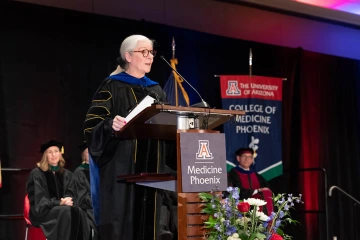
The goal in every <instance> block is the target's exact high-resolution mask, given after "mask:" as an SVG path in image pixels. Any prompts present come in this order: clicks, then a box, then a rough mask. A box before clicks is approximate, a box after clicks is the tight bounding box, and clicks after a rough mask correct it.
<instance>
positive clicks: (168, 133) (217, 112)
mask: <svg viewBox="0 0 360 240" xmlns="http://www.w3.org/2000/svg"><path fill="white" fill-rule="evenodd" d="M243 114H245V112H244V111H233V110H222V109H210V108H194V107H176V106H170V105H152V106H150V107H148V108H146V109H144V110H143V111H142V112H140V113H139V114H138V115H136V116H135V117H134V118H133V119H131V121H130V122H128V123H127V124H126V125H125V127H124V128H123V129H122V130H121V131H120V132H118V134H117V137H118V138H124V139H135V138H136V139H157V140H176V142H177V183H176V191H177V193H178V239H179V240H184V239H191V240H200V239H205V233H206V231H205V229H204V228H203V225H204V220H205V219H206V218H207V216H206V215H204V214H202V213H201V210H202V208H201V206H202V205H201V204H202V202H201V200H200V199H199V197H198V192H196V193H194V192H191V193H190V192H183V186H182V176H183V173H182V169H181V151H180V133H182V132H196V133H215V134H216V133H219V131H213V130H211V129H214V128H215V127H217V126H220V125H222V124H223V123H225V122H227V121H228V120H229V119H230V118H231V117H233V116H235V115H243ZM203 122H205V123H206V124H205V125H206V126H205V127H207V130H201V128H202V127H203V126H199V124H200V123H203ZM119 177H120V178H122V179H125V180H126V181H128V182H152V181H153V182H156V181H170V180H174V178H173V177H172V176H171V175H169V174H154V173H143V174H135V175H127V176H119Z"/></svg>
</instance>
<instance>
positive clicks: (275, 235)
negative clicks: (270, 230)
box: [269, 233, 283, 240]
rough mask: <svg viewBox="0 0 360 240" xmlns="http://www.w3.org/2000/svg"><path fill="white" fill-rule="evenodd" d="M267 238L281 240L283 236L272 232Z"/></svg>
mask: <svg viewBox="0 0 360 240" xmlns="http://www.w3.org/2000/svg"><path fill="white" fill-rule="evenodd" d="M269 240H283V238H282V236H280V235H279V234H276V233H274V234H273V235H271V237H270V239H269Z"/></svg>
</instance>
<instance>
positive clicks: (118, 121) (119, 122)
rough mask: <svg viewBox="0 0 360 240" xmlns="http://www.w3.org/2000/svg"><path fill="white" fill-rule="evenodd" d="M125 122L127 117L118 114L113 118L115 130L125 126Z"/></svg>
mask: <svg viewBox="0 0 360 240" xmlns="http://www.w3.org/2000/svg"><path fill="white" fill-rule="evenodd" d="M125 124H126V121H125V118H123V117H120V116H119V115H116V116H115V117H114V120H113V124H112V129H114V131H120V129H121V128H122V127H124V126H125Z"/></svg>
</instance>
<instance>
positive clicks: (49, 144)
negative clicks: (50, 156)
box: [40, 140, 64, 153]
mask: <svg viewBox="0 0 360 240" xmlns="http://www.w3.org/2000/svg"><path fill="white" fill-rule="evenodd" d="M53 146H56V147H58V148H59V150H60V151H61V152H62V153H64V145H63V144H62V143H61V142H58V141H56V140H50V141H48V142H46V143H43V144H41V146H40V152H41V153H44V152H45V151H46V149H48V148H49V147H53Z"/></svg>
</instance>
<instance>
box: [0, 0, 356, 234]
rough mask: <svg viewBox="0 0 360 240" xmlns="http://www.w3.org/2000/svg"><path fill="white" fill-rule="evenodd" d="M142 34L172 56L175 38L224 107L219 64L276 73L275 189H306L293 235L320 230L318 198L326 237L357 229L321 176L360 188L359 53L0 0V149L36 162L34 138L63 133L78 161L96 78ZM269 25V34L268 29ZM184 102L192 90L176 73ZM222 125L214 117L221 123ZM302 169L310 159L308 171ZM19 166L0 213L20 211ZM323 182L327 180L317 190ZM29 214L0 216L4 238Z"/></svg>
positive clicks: (162, 75) (183, 65)
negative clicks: (278, 141)
mask: <svg viewBox="0 0 360 240" xmlns="http://www.w3.org/2000/svg"><path fill="white" fill-rule="evenodd" d="M136 33H139V34H144V35H146V36H149V37H150V38H153V39H156V40H157V42H158V44H157V45H158V48H159V49H158V50H159V55H164V56H165V58H167V59H169V58H170V56H171V40H172V37H175V40H176V56H177V58H178V60H179V65H178V70H179V72H180V73H181V74H182V75H183V76H184V77H185V78H186V79H187V80H188V81H190V82H191V83H192V84H193V85H194V86H195V87H196V88H197V89H198V91H199V92H200V93H201V94H202V97H203V99H205V100H206V101H207V102H209V104H210V105H211V106H212V107H216V108H221V99H220V86H219V79H218V78H216V77H214V75H219V74H248V73H249V69H248V56H249V49H250V48H252V51H253V55H254V58H253V64H254V65H253V74H255V75H261V76H272V77H284V78H286V79H287V80H286V81H284V87H283V163H284V169H285V171H284V175H283V176H281V177H278V178H276V179H273V180H272V181H271V184H272V186H273V190H274V192H287V193H294V194H298V193H302V194H303V196H304V201H305V204H304V205H302V206H297V208H296V210H295V211H294V212H293V213H292V214H293V217H294V218H295V219H297V220H299V221H300V222H301V224H300V225H297V226H293V227H289V228H288V229H287V230H288V232H289V233H291V234H292V235H293V236H294V239H309V240H311V239H325V236H326V221H325V220H326V219H325V216H326V212H325V209H326V206H325V200H328V203H329V205H328V217H329V218H328V219H329V233H330V236H337V237H338V239H357V238H360V228H358V227H357V225H359V223H360V221H358V220H357V218H356V216H358V215H359V214H360V210H359V208H360V206H354V204H353V203H352V202H351V201H350V200H349V199H348V198H346V197H345V196H344V195H342V194H340V193H339V192H337V191H335V192H334V193H333V197H331V198H327V197H325V193H326V192H327V190H328V189H324V184H325V181H324V173H323V171H322V170H321V169H325V170H326V174H327V178H328V187H330V186H331V185H337V186H339V187H341V188H343V189H344V190H345V191H347V192H348V193H349V194H351V195H353V196H354V197H355V198H357V199H360V193H359V191H357V190H358V188H359V187H358V185H359V184H360V160H359V159H360V158H359V147H358V146H359V145H360V139H359V136H360V135H359V127H358V126H359V123H360V118H359V112H360V97H359V92H360V91H359V90H360V83H359V82H360V79H359V78H360V70H359V69H360V62H359V61H356V60H352V59H346V58H339V57H334V56H328V55H324V54H318V53H314V52H308V51H305V50H303V49H301V48H298V49H290V48H285V47H280V46H271V45H266V44H260V43H255V42H249V41H243V40H238V39H231V38H226V37H220V36H214V35H209V34H205V33H200V32H195V31H190V30H185V29H180V28H175V27H169V26H165V25H159V24H154V23H149V22H146V21H145V20H142V21H130V20H125V19H119V18H111V17H105V16H99V15H92V14H86V13H79V12H73V11H68V10H62V9H54V8H49V7H42V6H35V5H29V4H24V3H19V2H4V1H2V2H0V36H1V37H0V114H1V117H0V151H1V160H2V166H3V167H16V168H33V167H34V166H35V163H36V162H37V161H38V160H39V159H40V157H41V156H40V154H39V153H38V151H39V145H40V144H41V143H42V142H44V141H46V140H48V139H50V138H56V139H58V140H60V141H63V142H64V143H65V156H64V157H65V159H66V161H67V167H68V168H69V169H71V170H72V169H74V168H75V167H76V166H77V165H79V164H80V156H79V155H80V153H79V151H78V149H77V146H78V144H79V143H80V142H82V140H83V133H82V124H83V121H84V117H85V113H86V110H87V108H88V106H89V104H90V99H91V97H92V95H93V94H94V92H95V90H96V88H97V87H98V85H99V83H100V82H101V81H102V80H103V79H104V78H105V77H106V76H107V75H108V74H109V73H111V72H112V71H113V70H114V69H115V59H116V57H117V56H118V51H119V45H120V43H121V41H122V40H123V39H124V38H125V37H126V36H128V35H130V34H136ZM274 34H276V33H274ZM169 74H170V69H168V67H167V66H166V65H165V64H164V63H162V62H161V60H160V59H158V58H156V59H155V61H154V64H153V68H152V71H151V73H150V74H149V75H148V76H149V77H150V78H152V79H154V80H156V81H158V82H159V83H160V84H161V85H162V86H164V83H165V81H166V80H167V78H168V76H169ZM184 87H185V89H186V90H187V92H188V94H189V96H190V99H191V103H192V104H194V103H196V102H199V101H200V99H199V98H198V96H197V95H196V94H195V93H194V92H193V91H192V90H191V89H190V88H189V87H188V86H186V84H184ZM220 130H221V128H220ZM309 168H312V170H311V171H310V170H309ZM26 178H27V174H17V173H3V188H1V189H0V196H1V197H0V214H9V213H18V214H21V213H22V208H23V207H22V203H23V197H24V194H25V181H26ZM325 190H326V191H325ZM24 230H25V222H24V221H22V220H11V221H9V220H1V219H0V239H10V240H12V239H22V238H23V236H24Z"/></svg>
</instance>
